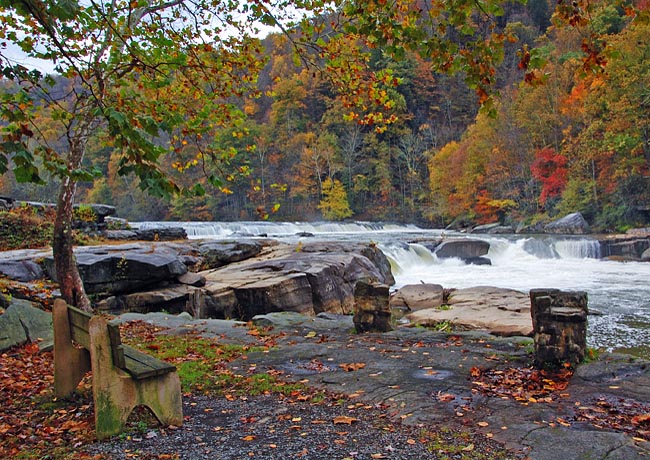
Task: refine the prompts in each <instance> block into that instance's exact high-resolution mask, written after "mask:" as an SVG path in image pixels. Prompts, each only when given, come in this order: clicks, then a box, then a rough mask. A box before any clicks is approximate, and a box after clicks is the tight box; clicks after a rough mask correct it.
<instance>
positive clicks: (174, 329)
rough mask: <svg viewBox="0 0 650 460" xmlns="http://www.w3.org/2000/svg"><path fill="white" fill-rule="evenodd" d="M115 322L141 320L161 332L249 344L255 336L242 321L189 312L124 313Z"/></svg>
mask: <svg viewBox="0 0 650 460" xmlns="http://www.w3.org/2000/svg"><path fill="white" fill-rule="evenodd" d="M114 321H115V322H117V323H126V322H130V321H143V322H145V323H147V324H152V325H155V326H158V327H162V328H165V329H167V330H166V331H164V332H163V333H165V334H172V335H185V334H192V335H196V336H201V337H205V338H212V339H218V340H219V341H221V342H224V343H234V344H249V343H254V342H256V340H257V339H256V338H255V337H253V336H252V335H250V334H249V328H248V327H247V324H246V323H244V322H242V321H233V320H221V319H194V318H192V316H191V315H190V314H189V313H181V314H180V315H170V314H168V313H162V312H152V313H124V314H122V315H119V316H117V317H115V319H114Z"/></svg>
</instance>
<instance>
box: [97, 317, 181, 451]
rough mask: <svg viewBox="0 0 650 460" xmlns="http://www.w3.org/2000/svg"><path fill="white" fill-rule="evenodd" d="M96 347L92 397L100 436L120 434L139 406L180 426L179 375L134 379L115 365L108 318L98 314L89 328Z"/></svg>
mask: <svg viewBox="0 0 650 460" xmlns="http://www.w3.org/2000/svg"><path fill="white" fill-rule="evenodd" d="M88 329H89V334H90V342H91V349H92V350H93V353H92V356H91V359H92V368H93V397H94V400H95V431H96V435H97V439H104V438H107V437H109V436H113V435H115V434H118V433H120V432H121V431H122V429H123V428H124V424H125V423H126V421H127V419H128V418H129V415H130V414H131V412H132V411H133V409H134V408H135V407H136V406H138V405H144V406H147V407H149V408H150V409H151V411H152V412H153V413H154V415H155V416H156V418H158V420H159V421H160V422H161V423H163V424H166V425H181V424H182V422H183V412H182V405H181V386H180V380H179V378H178V374H177V373H175V372H171V373H168V374H166V375H163V376H160V377H151V378H148V379H143V380H133V379H132V378H131V377H130V376H129V375H128V374H127V373H126V372H124V371H122V370H120V369H118V368H116V367H115V366H113V357H112V353H111V343H110V338H109V336H108V332H107V329H106V320H104V319H103V318H101V317H99V316H95V317H93V318H92V319H91V320H90V325H89V327H88Z"/></svg>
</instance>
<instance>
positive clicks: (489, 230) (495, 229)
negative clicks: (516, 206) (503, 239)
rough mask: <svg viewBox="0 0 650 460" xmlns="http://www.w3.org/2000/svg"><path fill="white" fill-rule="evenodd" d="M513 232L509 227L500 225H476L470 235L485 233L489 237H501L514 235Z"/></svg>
mask: <svg viewBox="0 0 650 460" xmlns="http://www.w3.org/2000/svg"><path fill="white" fill-rule="evenodd" d="M514 232H515V230H514V229H513V228H512V227H511V226H510V225H501V224H500V223H498V222H497V223H494V224H485V225H477V226H476V227H474V228H473V229H472V232H471V233H486V234H490V235H502V234H510V233H514Z"/></svg>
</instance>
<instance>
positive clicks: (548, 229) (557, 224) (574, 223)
mask: <svg viewBox="0 0 650 460" xmlns="http://www.w3.org/2000/svg"><path fill="white" fill-rule="evenodd" d="M544 233H553V234H561V235H585V234H588V233H591V229H590V228H589V224H588V223H587V221H586V220H585V218H584V217H583V216H582V214H581V213H579V212H574V213H572V214H568V215H566V216H564V217H562V218H561V219H558V220H555V221H553V222H551V223H549V224H546V225H545V226H544Z"/></svg>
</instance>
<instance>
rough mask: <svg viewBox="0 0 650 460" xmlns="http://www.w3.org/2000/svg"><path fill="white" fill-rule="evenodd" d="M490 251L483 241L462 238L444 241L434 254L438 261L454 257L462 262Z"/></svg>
mask: <svg viewBox="0 0 650 460" xmlns="http://www.w3.org/2000/svg"><path fill="white" fill-rule="evenodd" d="M489 250H490V243H488V242H487V241H483V240H477V239H471V238H463V239H456V240H445V241H443V242H442V243H440V244H439V245H438V246H437V247H436V250H435V252H434V254H435V255H436V256H437V257H438V258H439V259H446V258H451V257H455V258H458V259H461V260H463V261H467V260H471V259H474V258H476V257H481V256H484V255H486V254H487V253H488V251H489Z"/></svg>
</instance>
